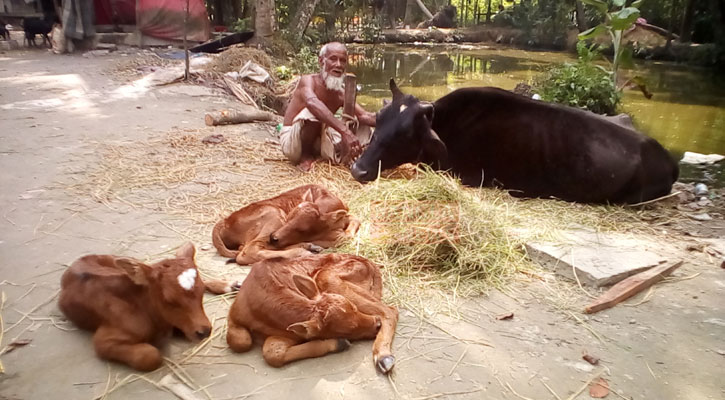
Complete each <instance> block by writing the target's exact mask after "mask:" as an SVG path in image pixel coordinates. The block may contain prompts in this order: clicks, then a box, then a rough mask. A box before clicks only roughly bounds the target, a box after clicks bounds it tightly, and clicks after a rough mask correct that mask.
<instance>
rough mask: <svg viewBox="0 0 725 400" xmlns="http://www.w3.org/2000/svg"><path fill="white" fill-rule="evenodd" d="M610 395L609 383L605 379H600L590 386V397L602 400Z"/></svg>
mask: <svg viewBox="0 0 725 400" xmlns="http://www.w3.org/2000/svg"><path fill="white" fill-rule="evenodd" d="M608 394H609V383H608V382H607V381H606V380H605V379H604V378H599V379H597V380H595V381H594V382H592V384H591V385H589V395H590V396H592V397H593V398H595V399H602V398H604V397H607V395H608Z"/></svg>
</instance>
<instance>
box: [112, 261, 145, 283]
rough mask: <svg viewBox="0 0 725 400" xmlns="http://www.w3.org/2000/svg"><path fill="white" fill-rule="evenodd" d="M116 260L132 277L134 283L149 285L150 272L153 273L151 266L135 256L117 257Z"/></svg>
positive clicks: (117, 264) (118, 265)
mask: <svg viewBox="0 0 725 400" xmlns="http://www.w3.org/2000/svg"><path fill="white" fill-rule="evenodd" d="M114 262H115V264H116V266H117V267H118V268H121V269H122V270H123V271H124V272H125V273H126V275H128V276H129V278H131V281H133V283H135V284H137V285H141V286H145V285H148V283H149V280H148V274H150V273H151V267H149V266H148V265H146V264H144V263H142V262H140V261H138V260H134V259H133V258H125V257H123V258H117V259H115V260H114Z"/></svg>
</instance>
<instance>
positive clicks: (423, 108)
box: [418, 101, 435, 124]
mask: <svg viewBox="0 0 725 400" xmlns="http://www.w3.org/2000/svg"><path fill="white" fill-rule="evenodd" d="M418 104H419V107H420V112H421V113H422V114H423V116H424V117H425V119H427V120H428V123H429V124H430V123H432V122H433V115H434V111H435V108H434V107H433V103H429V102H427V101H421V102H420V103H418Z"/></svg>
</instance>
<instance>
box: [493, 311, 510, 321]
mask: <svg viewBox="0 0 725 400" xmlns="http://www.w3.org/2000/svg"><path fill="white" fill-rule="evenodd" d="M513 317H514V313H512V312H510V313H507V314H501V315H497V316H496V319H497V320H499V321H501V320H503V319H511V318H513Z"/></svg>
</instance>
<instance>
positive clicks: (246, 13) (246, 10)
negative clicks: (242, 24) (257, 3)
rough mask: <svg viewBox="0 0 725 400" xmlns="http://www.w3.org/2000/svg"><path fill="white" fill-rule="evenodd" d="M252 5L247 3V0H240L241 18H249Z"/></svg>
mask: <svg viewBox="0 0 725 400" xmlns="http://www.w3.org/2000/svg"><path fill="white" fill-rule="evenodd" d="M251 11H252V7H251V5H250V4H249V0H242V16H241V18H242V19H244V18H249V17H251V16H252V12H251Z"/></svg>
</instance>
